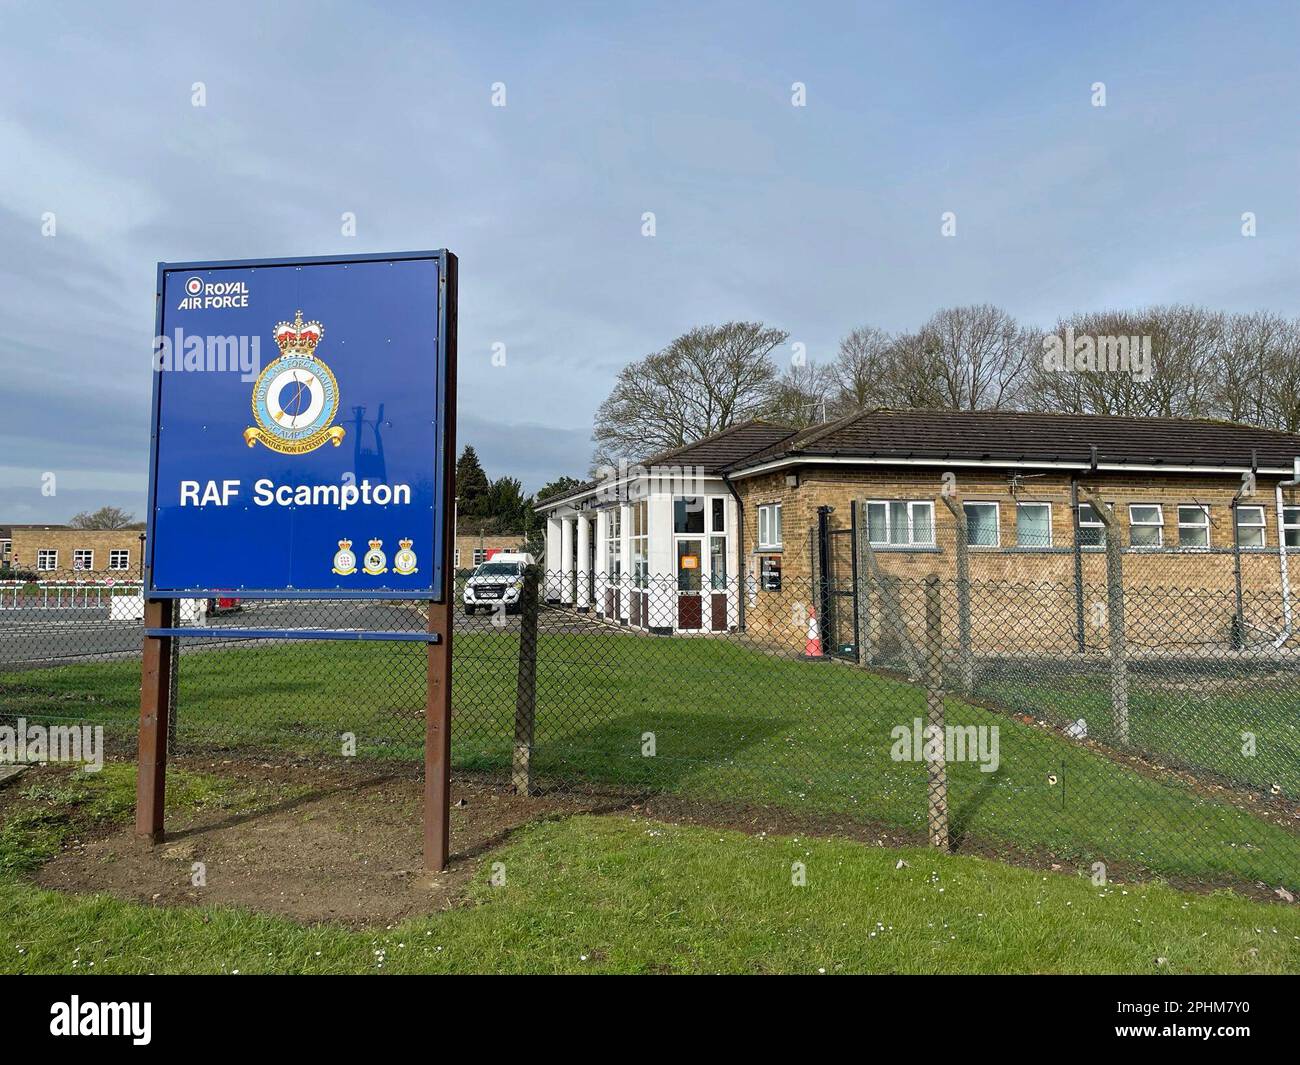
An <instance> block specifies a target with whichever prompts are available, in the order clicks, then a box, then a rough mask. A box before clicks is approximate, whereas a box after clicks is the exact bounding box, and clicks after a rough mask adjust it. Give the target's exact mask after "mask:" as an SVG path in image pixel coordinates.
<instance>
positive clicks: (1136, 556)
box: [737, 466, 1300, 648]
mask: <svg viewBox="0 0 1300 1065" xmlns="http://www.w3.org/2000/svg"><path fill="white" fill-rule="evenodd" d="M942 473H943V471H942V470H941V469H938V468H935V469H917V468H903V467H894V468H887V467H871V468H863V467H857V468H854V467H848V466H821V467H817V466H810V467H805V468H802V469H800V470H799V471H798V484H797V486H791V485H789V484H787V483H786V477H787V473H786V471H784V470H782V471H777V472H774V473H770V474H764V475H761V476H759V477H754V478H748V479H746V480H742V481H739V482H737V490H738V492H739V494H740V496H741V498H742V499H743V500H744V504H745V508H744V509H745V516H744V528H745V556H746V558H745V563H746V571H747V573H750V574H754V575H757V574H758V572H759V560H760V558H761V555H762V554H763V553H760V552H758V551H757V550H756V548H757V544H758V529H757V522H758V506H759V505H760V504H763V503H770V502H780V503H781V504H782V519H783V520H782V524H783V540H784V544H783V549H782V551H781V552H780V558H781V568H782V585H783V587H782V591H781V593H780V594H779V595H777V594H776V593H771V592H764V591H763V590H762V589H761V588H760V590H759V591H758V593H757V597H756V602H755V603H754V607H753V609H751V610H750V612H749V622H750V623H751V624H752V625H754V626H756V627H758V626H763V625H764V624H765V623H766V620H767V618H768V617H769V616H773V624H775V625H776V626H777V627H778V628H779V629H780V630H783V631H785V632H787V633H789V632H790V620H789V618H788V617H787V616H786V615H787V614H788V613H789V609H788V608H789V604H790V602H791V601H792V597H798V596H804V597H807V599H808V601H810V602H811V601H813V598H814V590H813V581H812V578H813V571H812V566H811V560H812V558H813V555H812V551H813V536H812V530H813V529H814V528H815V526H816V523H817V508H818V507H819V506H823V505H829V506H831V507H834V512H833V513H832V515H831V526H832V528H844V527H847V526H848V525H849V523H850V514H851V505H852V503H853V502H854V501H855V500H858V499H862V498H868V499H878V500H918V501H920V500H925V501H930V502H932V503H933V511H934V541H935V544H934V547H932V548H928V549H927V548H916V549H902V548H881V549H878V550H877V551H876V558H877V560H878V562H879V564H880V568H881V570H882V572H884V573H886V574H889V575H893V576H898V577H902V578H904V579H905V580H907V581H909V582H912V581H914V582H917V584H916V585H915V586H911V585H909V586H906V587H905V588H904V597H905V598H904V601H903V602H901V603H900V604H899V605H900V607H901V609H902V610H903V612H904V613H906V614H908V615H910V616H912V617H914V618H917V619H919V618H920V617H921V616H922V613H923V606H922V604H921V592H920V587H919V582H920V581H921V580H922V579H923V578H925V577H926V576H927V575H929V574H931V573H937V574H938V575H939V576H940V577H941V578H943V579H944V580H947V581H951V580H954V579H955V577H956V554H955V535H956V523H955V518H954V516H953V515H952V514H951V512H950V511H949V510H948V508H947V507H946V506H945V505H944V503H943V500H942V499H941V491H942V485H943V482H942V481H941V475H942ZM953 473H954V474H955V475H956V482H955V489H956V493H957V495H956V498H958V499H960V500H963V501H965V502H977V501H979V502H991V503H997V504H998V520H999V533H1000V546H999V547H996V548H989V547H972V548H971V549H970V577H971V580H972V582H973V583H975V584H976V585H978V584H979V583H980V582H987V583H989V585H990V589H992V588H993V586H994V585H995V584H996V585H999V586H1000V587H999V588H998V590H997V593H996V595H994V594H992V593H990V594H989V595H988V596H985V597H983V598H982V597H981V595H980V594H979V593H980V590H979V589H978V587H977V588H976V590H975V594H974V595H973V597H972V625H973V627H974V628H976V630H977V634H978V630H980V629H984V630H987V631H989V632H994V631H996V632H997V633H998V640H997V643H998V644H999V645H1000V646H1002V647H1004V648H1005V647H1006V646H1008V645H1009V644H1012V643H1014V641H1015V640H1016V639H1018V638H1021V637H1027V636H1028V635H1030V634H1032V636H1033V639H1032V644H1033V646H1035V647H1042V646H1047V645H1048V644H1049V643H1051V644H1055V643H1062V644H1070V643H1071V642H1073V641H1074V639H1075V635H1076V619H1077V601H1076V596H1075V568H1074V567H1075V558H1074V551H1073V545H1074V528H1073V515H1072V508H1071V483H1070V478H1069V476H1068V475H1067V474H1061V473H1055V472H1047V473H1042V474H1041V475H1040V474H1038V473H1036V472H1035V473H1029V472H1026V473H1022V474H1021V476H1020V478H1019V479H1018V482H1017V484H1016V485H1015V486H1014V490H1013V486H1012V484H1011V483H1010V481H1009V479H1008V477H1009V471H1006V470H992V471H982V470H981V471H972V470H963V469H956V470H954V471H953ZM1080 483H1081V484H1083V485H1086V486H1088V487H1091V488H1094V489H1096V490H1097V491H1098V492H1099V493H1100V494H1101V496H1102V498H1103V499H1104V500H1105V501H1106V502H1108V503H1111V504H1113V505H1114V506H1115V511H1116V515H1117V516H1118V517H1119V519H1120V521H1121V523H1122V525H1123V533H1124V537H1125V541H1126V542H1127V540H1128V538H1129V535H1130V524H1129V510H1128V507H1129V504H1135V503H1137V504H1140V503H1156V504H1160V505H1161V506H1162V508H1163V519H1164V525H1163V541H1164V546H1163V547H1161V548H1151V549H1147V548H1132V547H1130V548H1129V549H1127V550H1126V551H1125V553H1124V561H1123V564H1124V584H1125V588H1126V590H1127V598H1126V611H1125V615H1126V620H1127V626H1128V634H1129V639H1130V642H1131V643H1132V644H1133V645H1134V646H1135V647H1140V646H1143V645H1148V646H1152V647H1156V646H1159V645H1160V644H1161V643H1162V642H1171V641H1172V642H1185V643H1187V644H1194V643H1196V642H1198V641H1204V642H1213V643H1216V644H1217V643H1219V642H1221V641H1222V640H1223V639H1224V638H1226V637H1225V634H1226V631H1227V629H1228V627H1229V626H1230V625H1231V624H1232V616H1233V614H1234V613H1235V597H1234V566H1233V552H1232V543H1233V527H1232V510H1231V507H1230V503H1231V500H1232V497H1233V494H1234V493H1235V492H1236V491H1237V490H1238V488H1239V487H1240V483H1241V482H1240V480H1239V478H1237V477H1233V476H1223V477H1213V476H1205V475H1197V476H1192V475H1181V474H1169V475H1164V476H1157V475H1145V476H1144V475H1137V474H1128V475H1119V474H1105V475H1097V476H1090V477H1086V478H1081V480H1080ZM1275 484H1276V478H1263V477H1261V478H1260V479H1259V482H1258V484H1257V490H1256V493H1255V495H1254V496H1253V497H1250V498H1248V499H1243V501H1242V505H1254V506H1260V507H1262V508H1263V518H1264V541H1265V546H1264V548H1263V549H1260V550H1243V551H1242V566H1241V569H1242V588H1243V596H1244V600H1245V602H1244V607H1245V609H1244V611H1243V613H1244V615H1245V617H1246V620H1247V623H1248V624H1249V625H1252V626H1256V627H1258V628H1259V629H1261V630H1271V631H1275V630H1277V629H1278V628H1279V627H1280V625H1281V622H1282V613H1283V611H1282V602H1281V596H1280V589H1281V580H1280V572H1279V562H1278V552H1277V547H1278V535H1279V529H1278V524H1277V512H1276V509H1275V500H1274V487H1275ZM1284 500H1285V502H1286V503H1288V504H1294V505H1300V493H1297V491H1296V490H1295V489H1286V490H1284ZM1017 501H1020V502H1044V503H1048V504H1050V507H1051V531H1052V535H1051V545H1050V546H1043V547H1032V548H1023V547H1018V546H1017V545H1016V503H1017ZM1180 505H1183V506H1189V505H1201V506H1205V507H1208V509H1209V518H1210V527H1209V541H1210V546H1209V548H1208V549H1189V548H1180V547H1179V546H1178V542H1179V529H1178V517H1177V508H1178V506H1180ZM860 520H861V519H860ZM1105 567H1106V562H1105V551H1104V550H1103V549H1099V548H1085V549H1084V550H1083V552H1082V569H1083V584H1084V588H1085V595H1084V606H1085V613H1086V618H1085V622H1086V638H1087V641H1088V643H1089V645H1090V646H1091V645H1092V644H1093V643H1094V642H1095V643H1096V644H1097V645H1098V646H1104V643H1105V640H1106V637H1107V629H1106V626H1105V623H1104V620H1103V621H1101V622H1100V623H1097V622H1096V620H1095V619H1096V618H1097V617H1101V616H1102V615H1104V611H1100V610H1099V608H1098V606H1097V604H1099V603H1104V602H1105ZM1290 568H1291V577H1292V582H1291V583H1292V589H1293V595H1294V593H1295V590H1296V589H1298V588H1300V549H1297V550H1296V554H1295V556H1294V558H1293V560H1292V564H1291V567H1290ZM842 577H843V579H844V580H847V579H848V574H847V573H845V574H843V575H842ZM1012 588H1014V591H1012ZM1175 592H1181V593H1195V594H1194V595H1192V596H1191V597H1190V598H1186V599H1183V598H1180V597H1179V596H1176V595H1174V594H1173V593H1175ZM907 597H911V598H912V599H915V600H916V601H915V602H912V601H910V599H909V598H907ZM946 609H947V608H946ZM1297 611H1298V613H1300V603H1297ZM1174 615H1179V616H1174ZM1053 634H1055V635H1053ZM791 638H792V639H795V640H797V639H798V634H797V633H796V634H794V635H793V636H792V637H791Z"/></svg>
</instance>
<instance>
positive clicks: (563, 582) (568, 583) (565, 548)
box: [560, 518, 577, 603]
mask: <svg viewBox="0 0 1300 1065" xmlns="http://www.w3.org/2000/svg"><path fill="white" fill-rule="evenodd" d="M575 521H577V519H576V518H561V519H560V602H561V603H572V602H573V532H574V529H573V525H574V522H575Z"/></svg>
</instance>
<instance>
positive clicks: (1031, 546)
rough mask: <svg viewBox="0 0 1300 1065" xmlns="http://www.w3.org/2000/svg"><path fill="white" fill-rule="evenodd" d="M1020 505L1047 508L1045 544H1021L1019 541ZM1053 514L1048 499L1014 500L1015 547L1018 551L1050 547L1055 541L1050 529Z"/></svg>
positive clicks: (1039, 549) (1040, 549)
mask: <svg viewBox="0 0 1300 1065" xmlns="http://www.w3.org/2000/svg"><path fill="white" fill-rule="evenodd" d="M1021 507H1046V508H1047V543H1045V544H1022V543H1021V542H1020V508H1021ZM1054 516H1055V515H1054V514H1053V513H1052V504H1051V502H1050V501H1049V500H1038V499H1028V500H1024V501H1021V500H1019V499H1017V500H1016V548H1017V550H1020V551H1044V550H1046V549H1047V548H1050V547H1051V546H1052V545H1053V544H1054V543H1055V542H1056V533H1055V531H1054V530H1053V529H1052V519H1053V517H1054Z"/></svg>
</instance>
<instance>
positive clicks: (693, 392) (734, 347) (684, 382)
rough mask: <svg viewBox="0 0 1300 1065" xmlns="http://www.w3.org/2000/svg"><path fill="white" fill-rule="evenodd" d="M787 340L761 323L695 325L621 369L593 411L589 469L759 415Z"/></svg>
mask: <svg viewBox="0 0 1300 1065" xmlns="http://www.w3.org/2000/svg"><path fill="white" fill-rule="evenodd" d="M787 339H788V334H787V333H785V332H783V331H782V330H780V329H770V328H768V327H767V326H764V325H763V324H762V323H761V322H727V323H725V324H723V325H718V326H701V327H699V328H696V329H692V330H691V331H690V332H689V333H684V334H683V335H681V336H679V337H678V338H677V339H676V340H674V341H673V342H672V343H671V344H669V345H668V347H667V348H665V349H664V350H663V351H657V352H654V353H652V354H650V355H647V356H645V358H643V359H640V360H638V361H637V362H634V363H632V364H631V365H629V366H625V367H624V368H623V369H622V371H620V372H619V375H618V380H617V381H615V383H614V388H613V390H612V391H611V392H610V394H609V396H608V397H607V398H606V399H605V401H604V402H603V403H601V405H600V407H599V408H598V409H597V411H596V420H595V428H594V430H593V432H592V439H593V440H594V442H595V444H596V449H595V455H594V458H593V462H592V464H593V467H594V466H599V465H611V464H614V463H616V462H617V461H618V459H619V458H620V457H630V458H643V457H645V456H647V455H651V454H654V453H656V452H660V451H667V450H669V449H670V448H675V447H681V446H682V445H683V444H687V443H690V442H691V441H693V440H698V439H700V438H701V437H704V436H708V435H709V434H710V433H716V432H718V431H719V430H721V429H726V428H728V427H729V426H732V425H735V424H737V423H739V422H743V421H745V420H747V419H749V418H752V417H755V416H757V415H758V414H760V413H762V412H763V411H764V410H765V409H767V407H768V406H769V405H770V403H771V401H772V396H773V388H774V385H775V382H776V377H777V370H776V366H775V364H774V363H773V361H772V359H771V357H770V356H771V353H772V351H773V350H774V349H775V348H776V347H777V346H778V345H780V344H783V343H785V341H786V340H787Z"/></svg>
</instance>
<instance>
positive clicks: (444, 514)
mask: <svg viewBox="0 0 1300 1065" xmlns="http://www.w3.org/2000/svg"><path fill="white" fill-rule="evenodd" d="M412 260H425V261H433V262H436V263H437V265H438V292H437V295H436V299H437V302H438V313H437V318H438V338H437V348H436V358H437V367H438V374H437V380H436V390H437V402H436V417H437V418H438V423H439V426H440V429H441V431H440V432H439V433H438V435H437V452H436V453H435V455H434V470H435V473H436V474H437V479H436V480H435V484H434V491H435V494H436V495H437V496H438V498H439V502H440V503H445V499H446V496H447V493H446V491H445V488H446V485H447V484H448V483H449V478H450V477H451V476H452V475H453V474H454V471H455V464H456V456H455V454H454V449H455V435H454V434H455V424H454V423H455V358H456V349H455V327H456V280H455V274H456V267H457V263H456V256H455V255H453V254H452V253H451V252H449V251H448V250H447V249H446V248H440V249H435V250H427V251H405V252H376V253H367V254H346V255H344V254H340V255H311V256H298V257H290V258H278V257H277V258H269V259H207V260H194V261H179V262H159V263H158V269H157V279H156V284H155V308H154V336H155V337H160V336H163V335H164V333H163V329H164V325H163V320H164V317H165V311H166V306H165V304H166V279H167V275H168V274H169V273H180V272H187V271H193V272H199V271H203V270H221V269H258V268H272V267H282V266H332V265H338V266H344V265H349V264H352V263H374V262H407V261H412ZM167 372H169V371H162V370H158V369H156V368H155V369H154V370H153V382H152V385H153V387H152V399H151V403H150V413H149V492H148V510H147V513H146V516H145V550H144V560H143V574H142V578H143V584H144V587H143V593H144V597H145V598H146V599H205V598H206V599H210V598H213V597H214V596H216V595H218V594H225V595H232V594H233V595H235V596H238V597H239V598H240V599H250V600H251V599H285V600H289V599H301V600H311V599H349V600H384V599H389V600H398V599H405V600H419V601H422V602H435V603H441V602H443V601H445V600H447V599H448V597H449V596H451V595H452V591H451V589H452V586H453V585H454V583H455V581H454V570H453V569H452V566H451V563H452V560H453V558H454V555H453V550H452V549H449V548H448V547H447V545H448V544H449V543H450V542H451V540H452V538H454V536H455V529H454V520H453V514H454V498H455V497H454V494H453V495H452V497H451V498H452V500H453V502H452V504H451V505H452V508H453V509H452V510H448V509H446V507H445V505H444V506H439V507H438V510H437V520H436V522H435V526H434V543H432V544H430V545H428V546H429V548H430V550H431V551H432V552H435V553H436V555H437V558H438V560H439V563H440V564H439V566H438V570H437V572H436V573H435V574H434V575H433V580H434V581H435V585H434V587H432V588H418V589H395V588H325V589H310V588H308V589H297V588H276V589H256V588H255V589H246V588H229V587H224V588H208V587H189V588H157V587H156V586H155V584H154V552H155V549H156V545H157V536H156V533H157V529H156V517H157V501H158V450H159V443H160V440H159V432H158V426H159V419H160V417H161V413H162V402H163V400H162V387H163V377H164V376H165V375H166V373H167Z"/></svg>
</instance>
